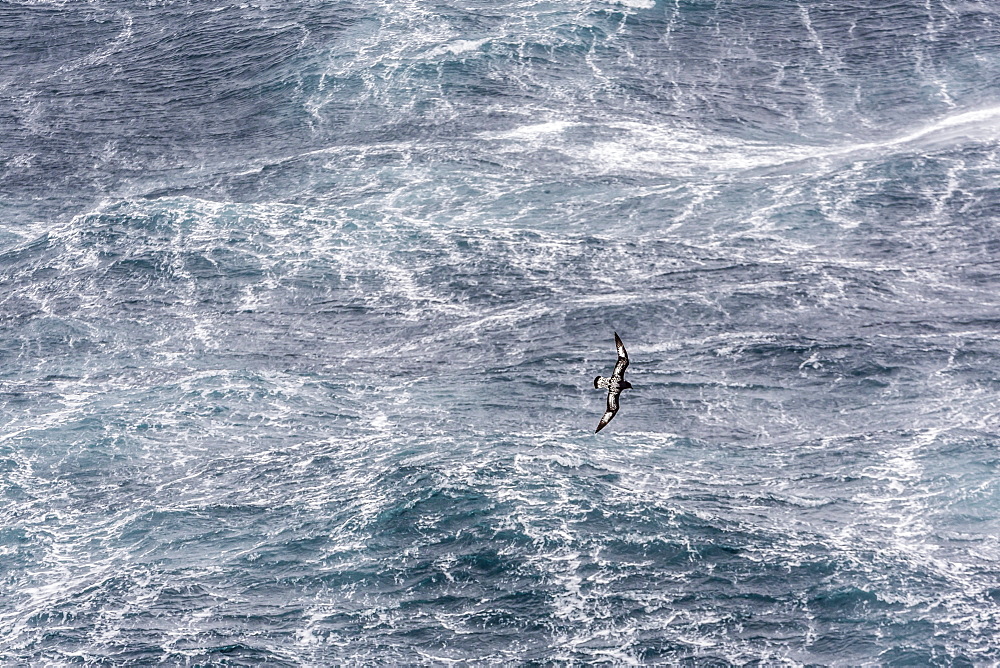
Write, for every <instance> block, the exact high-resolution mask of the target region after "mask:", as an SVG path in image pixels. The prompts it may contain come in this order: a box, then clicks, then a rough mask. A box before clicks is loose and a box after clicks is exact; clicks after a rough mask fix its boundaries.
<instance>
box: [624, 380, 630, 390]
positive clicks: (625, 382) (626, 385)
mask: <svg viewBox="0 0 1000 668" xmlns="http://www.w3.org/2000/svg"><path fill="white" fill-rule="evenodd" d="M622 389H623V390H631V389H632V383H630V382H628V381H627V380H623V381H622Z"/></svg>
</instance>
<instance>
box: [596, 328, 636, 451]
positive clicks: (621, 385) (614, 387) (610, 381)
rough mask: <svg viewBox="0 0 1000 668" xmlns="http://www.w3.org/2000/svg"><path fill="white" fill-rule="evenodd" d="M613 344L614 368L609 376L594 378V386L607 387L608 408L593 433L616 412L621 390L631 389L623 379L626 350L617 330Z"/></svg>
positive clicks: (625, 367)
mask: <svg viewBox="0 0 1000 668" xmlns="http://www.w3.org/2000/svg"><path fill="white" fill-rule="evenodd" d="M615 345H616V346H617V347H618V362H617V363H616V364H615V370H614V371H613V372H612V373H611V377H610V378H602V377H601V376H598V377H597V378H595V379H594V387H606V388H608V409H607V410H606V411H604V416H603V417H602V418H601V421H600V423H598V425H597V429H596V430H594V433H595V434H596V433H597V432H599V431H600V430H602V429H604V428H605V427H606V426H608V423H609V422H611V418H613V417H614V416H615V413H617V412H618V398H619V397H620V396H621V394H622V390H630V389H632V383H630V382H628V381H627V380H625V369H627V368H628V352H626V350H625V344H623V343H622V340H621V338H620V337H619V336H618V332H615Z"/></svg>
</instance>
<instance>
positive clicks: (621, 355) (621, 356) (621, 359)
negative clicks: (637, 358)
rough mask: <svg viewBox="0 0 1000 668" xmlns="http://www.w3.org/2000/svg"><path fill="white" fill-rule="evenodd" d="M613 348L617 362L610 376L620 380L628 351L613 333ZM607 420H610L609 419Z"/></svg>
mask: <svg viewBox="0 0 1000 668" xmlns="http://www.w3.org/2000/svg"><path fill="white" fill-rule="evenodd" d="M615 346H617V347H618V362H617V364H615V372H614V374H612V375H614V376H617V377H618V379H619V380H620V379H621V377H622V374H624V373H625V369H627V368H628V351H626V350H625V344H624V343H622V340H621V338H620V337H619V336H618V332H615ZM616 410H617V409H616ZM608 419H609V420H610V419H611V418H608Z"/></svg>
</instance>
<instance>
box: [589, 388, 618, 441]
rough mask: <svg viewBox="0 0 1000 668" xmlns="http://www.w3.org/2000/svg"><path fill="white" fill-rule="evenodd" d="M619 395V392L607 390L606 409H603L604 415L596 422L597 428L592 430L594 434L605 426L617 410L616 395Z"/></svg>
mask: <svg viewBox="0 0 1000 668" xmlns="http://www.w3.org/2000/svg"><path fill="white" fill-rule="evenodd" d="M620 395H621V392H611V391H610V390H609V391H608V410H606V411H604V416H603V417H601V421H600V422H599V423H598V424H597V429H595V430H594V433H595V434H596V433H597V432H599V431H600V430H602V429H604V428H605V427H607V426H608V423H609V422H611V418H613V417H614V416H615V413H617V412H618V397H619V396H620Z"/></svg>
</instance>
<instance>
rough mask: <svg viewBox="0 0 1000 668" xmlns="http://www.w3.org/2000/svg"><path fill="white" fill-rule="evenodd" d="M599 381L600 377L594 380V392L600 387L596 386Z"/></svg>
mask: <svg viewBox="0 0 1000 668" xmlns="http://www.w3.org/2000/svg"><path fill="white" fill-rule="evenodd" d="M600 380H601V377H600V376H597V377H596V378H594V389H595V390H596V389H597V388H599V387H600V385H598V383H599V382H600Z"/></svg>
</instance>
